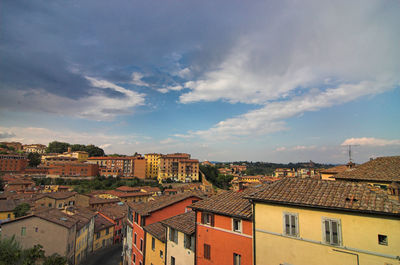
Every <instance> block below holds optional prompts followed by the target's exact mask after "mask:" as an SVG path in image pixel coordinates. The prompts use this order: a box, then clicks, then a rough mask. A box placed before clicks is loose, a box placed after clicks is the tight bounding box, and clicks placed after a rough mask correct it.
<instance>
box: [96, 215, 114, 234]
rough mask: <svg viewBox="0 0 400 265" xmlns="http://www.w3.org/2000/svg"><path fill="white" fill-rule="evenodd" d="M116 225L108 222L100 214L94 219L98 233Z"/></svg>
mask: <svg viewBox="0 0 400 265" xmlns="http://www.w3.org/2000/svg"><path fill="white" fill-rule="evenodd" d="M112 226H114V224H113V223H112V222H110V221H108V220H107V219H106V218H104V217H103V216H101V215H100V214H98V215H96V217H95V219H94V232H95V233H97V232H99V231H101V230H104V229H106V228H108V227H112Z"/></svg>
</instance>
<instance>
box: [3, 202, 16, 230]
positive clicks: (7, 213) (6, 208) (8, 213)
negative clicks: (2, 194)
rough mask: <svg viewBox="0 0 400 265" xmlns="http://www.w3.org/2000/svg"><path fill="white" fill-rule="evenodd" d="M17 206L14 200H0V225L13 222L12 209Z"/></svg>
mask: <svg viewBox="0 0 400 265" xmlns="http://www.w3.org/2000/svg"><path fill="white" fill-rule="evenodd" d="M16 206H17V204H16V203H15V201H14V200H0V224H1V223H2V222H5V221H10V220H14V219H15V216H14V212H13V210H14V208H15V207H16Z"/></svg>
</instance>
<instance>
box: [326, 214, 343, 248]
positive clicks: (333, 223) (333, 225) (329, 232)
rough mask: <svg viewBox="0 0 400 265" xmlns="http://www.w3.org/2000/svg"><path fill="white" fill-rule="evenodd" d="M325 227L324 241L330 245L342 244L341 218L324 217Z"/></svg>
mask: <svg viewBox="0 0 400 265" xmlns="http://www.w3.org/2000/svg"><path fill="white" fill-rule="evenodd" d="M322 222H323V224H322V226H323V229H324V242H325V243H326V244H330V245H341V240H340V238H341V232H340V220H338V219H327V218H323V219H322Z"/></svg>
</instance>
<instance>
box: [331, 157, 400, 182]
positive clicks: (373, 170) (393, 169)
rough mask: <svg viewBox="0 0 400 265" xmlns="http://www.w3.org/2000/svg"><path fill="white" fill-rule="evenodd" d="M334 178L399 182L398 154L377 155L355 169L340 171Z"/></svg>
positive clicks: (399, 163) (399, 165)
mask: <svg viewBox="0 0 400 265" xmlns="http://www.w3.org/2000/svg"><path fill="white" fill-rule="evenodd" d="M335 178H336V179H351V180H372V181H385V182H392V181H395V182H400V156H386V157H378V158H375V159H373V160H371V161H368V162H366V163H364V164H361V165H359V166H357V167H356V168H355V169H351V170H347V171H344V172H341V173H339V174H337V175H336V176H335Z"/></svg>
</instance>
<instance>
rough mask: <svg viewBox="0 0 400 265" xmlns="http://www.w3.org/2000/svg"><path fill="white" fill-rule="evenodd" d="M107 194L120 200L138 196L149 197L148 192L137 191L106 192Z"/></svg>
mask: <svg viewBox="0 0 400 265" xmlns="http://www.w3.org/2000/svg"><path fill="white" fill-rule="evenodd" d="M106 193H107V194H110V195H114V196H117V197H120V198H127V197H139V196H145V195H148V196H151V194H150V193H148V192H141V191H137V192H123V191H117V190H109V191H107V192H106Z"/></svg>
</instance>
